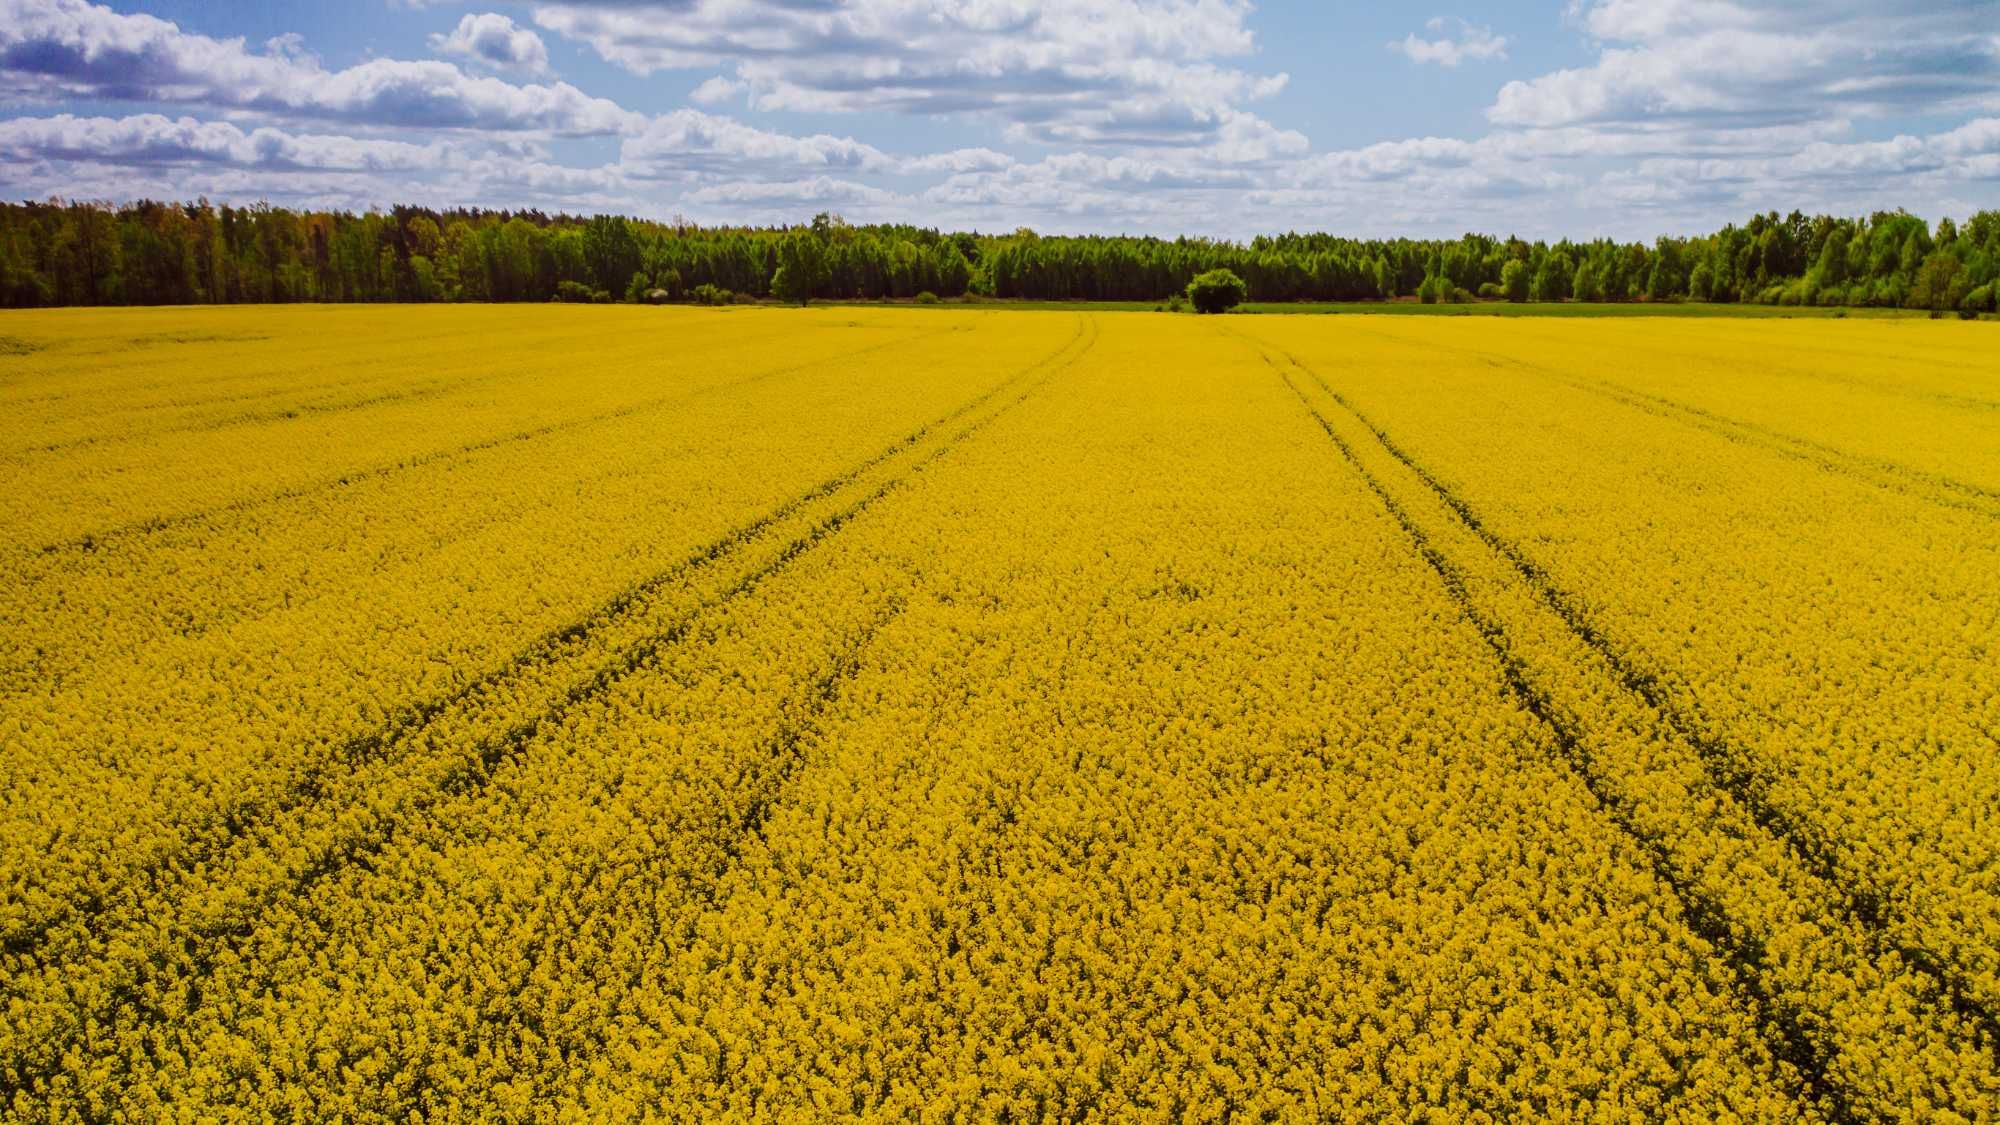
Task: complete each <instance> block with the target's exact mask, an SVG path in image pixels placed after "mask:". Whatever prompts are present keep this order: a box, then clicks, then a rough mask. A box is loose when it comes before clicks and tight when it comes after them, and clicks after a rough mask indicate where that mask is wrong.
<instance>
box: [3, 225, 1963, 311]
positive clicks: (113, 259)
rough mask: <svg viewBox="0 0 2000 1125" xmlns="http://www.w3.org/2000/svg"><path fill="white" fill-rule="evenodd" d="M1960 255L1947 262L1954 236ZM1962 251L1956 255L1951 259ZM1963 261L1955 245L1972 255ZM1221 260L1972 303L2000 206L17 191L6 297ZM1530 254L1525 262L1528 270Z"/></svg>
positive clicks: (1091, 268) (1792, 299) (820, 277)
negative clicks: (952, 220) (1570, 218)
mask: <svg viewBox="0 0 2000 1125" xmlns="http://www.w3.org/2000/svg"><path fill="white" fill-rule="evenodd" d="M1939 254H1943V255H1945V258H1940V257H1939V256H1938V255H1939ZM1946 258H1949V259H1950V261H1947V260H1945V259H1946ZM1953 263H1956V268H1954V265H1953ZM1216 270H1225V271H1227V272H1229V273H1230V274H1233V275H1234V276H1235V277H1237V278H1239V279H1241V281H1242V283H1243V285H1244V297H1243V299H1244V300H1255V301H1259V302H1271V303H1276V302H1291V301H1365V300H1376V299H1382V298H1389V297H1395V296H1399V295H1407V294H1411V293H1417V294H1418V296H1419V297H1420V298H1422V297H1424V293H1422V292H1420V290H1422V289H1423V287H1424V284H1425V282H1427V281H1430V282H1431V284H1430V288H1429V291H1428V293H1429V296H1428V300H1429V302H1430V303H1449V302H1452V301H1454V300H1456V299H1457V297H1458V294H1459V293H1460V292H1461V291H1467V292H1477V293H1480V294H1482V295H1497V296H1501V297H1505V298H1508V299H1510V300H1515V301H1524V300H1534V301H1562V300H1569V299H1575V300H1577V301H1581V302H1590V303H1597V302H1618V301H1628V300H1632V299H1634V298H1636V297H1639V296H1641V295H1644V296H1646V297H1647V298H1649V299H1651V300H1655V301H1674V300H1680V299H1682V298H1683V297H1686V298H1690V299H1693V300H1696V301H1710V302H1715V303H1721V304H1729V303H1735V302H1768V303H1770V304H1773V305H1784V306H1797V307H1806V306H1841V305H1854V306H1872V307H1879V308H1901V307H1911V306H1912V302H1914V303H1915V307H1922V308H1941V309H1946V310H1950V309H1954V308H1956V307H1958V306H1959V305H1960V304H1962V302H1963V301H1964V299H1966V297H1967V296H1968V295H1969V294H1970V293H1971V292H1972V291H1973V290H1975V289H1978V288H1980V287H1983V286H1987V285H1990V284H1991V283H1993V282H1995V281H1996V280H2000V212H1994V211H1989V212H1981V213H1979V214H1975V215H1973V216H1971V217H1970V218H1968V219H1967V220H1966V221H1964V222H1963V223H1955V222H1949V221H1945V222H1940V223H1938V224H1937V227H1936V228H1935V230H1933V229H1932V228H1931V227H1930V226H1929V225H1928V224H1926V223H1925V222H1924V221H1923V220H1922V219H1919V218H1917V217H1916V216H1913V215H1909V214H1906V213H1904V212H1901V211H1885V212H1878V213H1876V214H1874V215H1871V216H1868V217H1866V218H1856V219H1844V218H1837V217H1832V216H1818V217H1811V218H1809V217H1807V216H1805V215H1802V214H1799V213H1797V212H1793V213H1792V214H1790V215H1784V216H1780V215H1779V214H1777V213H1776V212H1772V213H1769V214H1764V215H1756V216H1752V217H1751V219H1750V220H1749V221H1748V222H1747V223H1743V224H1740V225H1739V224H1731V225H1730V226H1727V227H1725V228H1723V229H1722V230H1720V231H1717V232H1715V233H1713V234H1709V235H1703V236H1700V237H1694V238H1662V239H1658V240H1655V241H1654V242H1653V243H1651V244H1644V243H1618V242H1613V241H1610V240H1603V239H1600V240H1596V241H1592V242H1571V241H1561V242H1556V243H1554V244H1547V243H1541V242H1536V243H1528V242H1523V241H1521V240H1519V239H1495V238H1491V237H1488V236H1485V235H1478V234H1468V235H1465V236H1463V237H1461V238H1457V239H1451V240H1413V239H1386V240H1360V239H1349V238H1340V237H1336V236H1333V235H1328V234H1285V235H1277V236H1269V237H1259V238H1255V239H1252V240H1250V241H1249V242H1247V243H1237V242H1226V241H1217V240H1211V239H1201V238H1180V239H1172V240H1167V239H1159V238H1129V237H1097V236H1087V237H1064V236H1055V235H1041V234H1037V233H1035V232H1033V231H1014V232H1010V233H1006V234H1000V235H980V234H972V233H967V232H957V233H951V234H945V233H941V232H939V231H936V230H931V229H924V228H919V227H913V226H907V225H899V224H882V225H874V226H854V225H852V224H849V223H847V222H846V221H845V220H843V219H841V218H840V217H839V216H837V215H833V214H822V215H819V216H816V217H815V218H814V219H813V221H812V222H811V223H810V224H809V225H806V226H798V227H789V228H750V227H708V228H704V227H694V226H690V225H687V224H686V223H682V222H676V223H671V224H667V223H657V222H649V221H646V220H640V219H630V218H621V217H618V216H597V217H575V216H567V215H546V214H542V213H540V212H535V211H523V212H491V211H470V210H455V211H435V210H428V209H423V208H410V207H397V208H393V209H391V210H389V211H387V212H379V211H371V212H366V213H361V214H355V213H351V212H341V211H325V212H315V211H287V210H284V209H281V208H276V207H271V206H268V205H263V204H259V205H257V206H253V207H246V208H237V207H230V206H223V207H215V206H211V205H209V204H206V203H196V204H187V205H173V204H163V203H154V202H146V201H142V202H138V203H133V204H129V205H126V206H122V207H110V206H106V205H102V204H90V203H64V202H60V201H55V202H47V203H20V204H0V304H5V305H10V306H29V305H63V304H68V305H90V304H170V303H171V304H180V303H217V304H226V303H239V302H271V301H433V300H435V301H546V300H550V299H556V298H560V297H563V296H565V295H566V296H568V297H569V298H570V299H585V298H579V297H577V296H576V294H577V292H578V290H576V289H575V288H570V289H562V288H561V287H562V285H563V283H565V282H568V283H571V285H572V286H582V287H583V289H584V290H586V291H588V293H589V294H590V297H589V298H588V299H595V294H596V293H597V292H598V291H600V290H602V291H607V292H609V293H611V294H615V295H618V296H620V297H622V298H624V299H628V300H634V301H637V300H643V299H646V295H647V294H649V293H651V292H653V291H654V290H655V289H659V290H664V291H665V292H666V293H667V294H668V299H669V300H676V301H677V300H683V299H686V298H687V297H688V295H689V292H690V291H691V290H693V289H696V288H698V287H700V286H703V285H707V286H710V287H712V288H713V289H714V290H716V291H724V290H726V291H728V292H729V294H730V295H731V299H733V298H734V295H735V294H738V293H742V294H745V295H747V296H748V297H750V298H752V299H756V298H761V297H763V296H766V295H772V294H775V295H776V296H778V297H779V298H780V299H782V300H787V301H809V300H814V299H837V300H882V299H885V298H911V297H914V296H916V295H917V294H919V293H925V292H929V293H935V294H937V295H938V296H939V297H940V299H958V298H967V297H986V296H991V297H999V298H1006V299H1027V300H1056V301H1062V300H1091V301H1133V302H1144V303H1145V307H1151V306H1152V305H1154V304H1156V303H1160V302H1161V301H1162V300H1163V299H1164V298H1165V297H1168V296H1171V295H1176V294H1182V293H1185V292H1186V290H1187V287H1188V286H1189V285H1190V284H1191V283H1192V282H1193V281H1194V279H1195V278H1197V277H1200V276H1202V275H1204V274H1208V273H1210V272H1213V271H1216ZM1510 274H1512V275H1513V278H1512V281H1510V279H1509V275H1510Z"/></svg>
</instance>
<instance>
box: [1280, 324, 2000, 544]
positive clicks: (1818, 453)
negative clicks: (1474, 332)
mask: <svg viewBox="0 0 2000 1125" xmlns="http://www.w3.org/2000/svg"><path fill="white" fill-rule="evenodd" d="M1360 331H1363V332H1365V333H1366V334H1368V335H1371V336H1374V337H1376V338H1377V339H1381V340H1390V341H1393V342H1395V343H1396V344H1398V345H1400V346H1405V347H1407V346H1408V345H1409V341H1408V340H1405V339H1402V338H1400V337H1397V336H1394V335H1391V334H1387V333H1382V332H1372V331H1368V330H1366V329H1361V330H1360ZM1424 346H1425V347H1427V348H1429V349H1430V350H1432V351H1439V352H1449V353H1452V354H1454V355H1460V356H1466V357H1469V358H1473V359H1480V360H1485V361H1488V362H1493V363H1495V364H1496V365H1505V366H1509V367H1513V368H1516V369H1518V370H1521V371H1526V372H1530V373H1533V374H1535V375H1539V376H1542V377H1544V378H1548V379H1552V380H1554V381H1555V382H1557V383H1560V384H1562V385H1563V386H1566V387H1570V388H1572V389H1574V390H1579V391H1585V392H1588V393H1590V394H1594V395H1600V396H1602V397H1605V398H1609V399H1611V400H1612V401H1614V402H1617V403H1619V404H1620V405H1622V406H1626V407H1630V408H1632V409H1635V410H1640V411H1643V412H1645V413H1648V414H1651V415H1654V416H1655V417H1658V418H1663V419H1666V420H1667V421H1670V422H1675V423H1678V424H1680V425H1684V426H1688V427H1690V428H1693V429H1697V430H1701V431H1702V432H1704V433H1707V434H1710V435H1712V436H1715V437H1720V438H1722V439H1724V440H1726V441H1730V442H1734V443H1737V444H1740V445H1748V446H1751V447H1753V448H1758V449H1763V450H1765V451H1766V452H1770V453H1776V454H1778V455H1780V456H1783V457H1787V458H1790V459H1792V460H1796V461H1802V462H1805V463H1807V464H1810V465H1812V466H1813V467H1814V468H1816V469H1819V470H1821V471H1824V472H1830V473H1834V474H1836V475H1838V476H1843V477H1846V478H1848V479H1850V480H1854V481H1858V482H1860V483H1862V484H1867V485H1871V486H1873V487H1876V488H1881V489H1884V490H1886V491H1890V492H1896V493H1900V494H1903V495H1906V496H1910V497H1912V498H1913V499H1917V500H1922V501H1925V502H1926V503H1931V504H1936V505H1938V506H1940V507H1945V508H1955V509H1959V510H1962V511H1969V512H1975V513H1977V514H1979V515H1983V516H1986V517H1989V518H1994V519H2000V490H1995V489H1990V488H1986V487H1984V486H1982V485H1977V484H1973V483H1971V482H1968V481H1962V480H1958V479H1957V478H1955V477H1949V476H1945V475H1943V474H1941V473H1932V472H1928V471H1926V470H1923V469H1918V468H1915V467H1912V466H1909V465H1905V464H1902V463H1901V462H1897V461H1889V460H1884V459H1881V458H1873V457H1865V456H1862V455H1861V454H1857V453H1850V452H1848V451H1847V450H1844V449H1841V448H1839V447H1838V446H1833V445H1827V444H1825V443H1823V442H1816V441H1811V440H1809V439H1806V438H1801V437H1796V436H1794V435H1791V434H1787V433H1783V432H1781V431H1778V430H1773V429H1770V428H1769V427H1765V426H1759V425H1756V424H1754V423H1750V422H1743V421H1739V420H1737V419H1734V418H1728V417H1725V416H1723V415H1721V414H1716V413H1714V412H1712V411H1708V410H1704V409H1702V408H1700V407H1696V406H1689V405H1686V404H1684V403H1680V402H1676V401H1674V400H1673V399H1669V398H1665V397H1662V396H1659V395H1653V394H1649V393H1647V392H1644V391H1637V390H1633V389H1632V388H1629V387H1626V386H1623V385H1622V384H1619V383H1615V382H1612V381H1611V380H1609V379H1590V378H1579V377H1577V376H1573V375H1568V374H1565V373H1564V372H1561V371H1558V370H1556V369H1554V368H1552V367H1546V366H1543V365H1542V364H1538V363H1531V362H1529V361H1527V360H1523V359H1517V358H1514V357H1512V356H1501V357H1497V358H1496V357H1495V356H1494V355H1493V354H1491V353H1489V352H1482V351H1479V350H1477V349H1475V348H1463V347H1454V346H1452V345H1449V344H1440V343H1437V342H1436V341H1427V342H1426V343H1425V345H1424ZM1280 354H1284V355H1285V358H1286V359H1287V360H1289V361H1290V362H1292V363H1294V364H1297V363H1298V360H1297V359H1295V358H1293V357H1292V356H1291V355H1289V354H1287V353H1283V352H1282V351H1281V353H1280ZM1302 369H1304V368H1303V367H1302Z"/></svg>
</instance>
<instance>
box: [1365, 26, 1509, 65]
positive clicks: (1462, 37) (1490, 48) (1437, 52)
mask: <svg viewBox="0 0 2000 1125" xmlns="http://www.w3.org/2000/svg"><path fill="white" fill-rule="evenodd" d="M1424 28H1425V30H1427V31H1429V32H1430V33H1431V34H1432V35H1433V36H1435V38H1431V39H1425V38H1421V37H1419V36H1418V35H1416V34H1415V33H1414V32H1413V33H1411V34H1409V35H1405V36H1404V37H1403V38H1402V39H1401V40H1400V41H1398V42H1394V43H1391V44H1389V49H1390V50H1392V51H1400V52H1401V53H1402V54H1403V55H1405V56H1407V57H1408V58H1409V60H1410V61H1411V62H1414V63H1437V64H1438V65H1439V66H1444V67H1455V66H1457V65H1458V64H1460V63H1462V62H1465V61H1466V60H1468V59H1473V60H1485V59H1504V58H1506V57H1507V37H1506V36H1504V35H1495V34H1493V29H1492V28H1490V27H1474V26H1472V25H1471V24H1469V23H1467V22H1465V21H1464V20H1461V19H1451V20H1447V19H1445V18H1444V17H1443V16H1438V17H1435V18H1433V19H1431V20H1430V21H1429V22H1427V23H1426V24H1424Z"/></svg>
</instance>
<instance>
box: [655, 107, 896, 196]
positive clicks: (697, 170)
mask: <svg viewBox="0 0 2000 1125" xmlns="http://www.w3.org/2000/svg"><path fill="white" fill-rule="evenodd" d="M619 163H620V164H621V165H622V166H623V167H624V168H625V169H626V170H627V172H628V174H631V175H634V176H640V177H645V178H652V179H683V180H685V179H688V178H691V177H695V176H700V175H709V174H714V173H718V172H737V173H745V172H748V173H752V174H754V173H755V172H757V171H759V170H772V169H797V168H835V169H843V170H848V171H853V172H879V171H886V170H888V169H889V168H890V167H891V166H892V165H893V164H894V161H893V160H892V159H891V158H890V157H889V156H888V155H887V154H886V153H884V152H882V151H881V150H880V149H878V148H876V147H874V146H873V145H867V144H863V143H861V142H860V141H857V140H854V139H853V138H851V137H834V136H828V135H826V134H824V133H820V134H815V135H813V136H809V137H795V136H791V135H789V134H785V133H776V132H771V131H769V130H765V129H758V128H755V127H753V126H750V125H745V124H743V123H742V122H740V121H735V120H732V119H730V118H727V117H718V116H715V115H714V114H708V113H703V112H701V111H700V110H697V109H677V110H674V111H673V112H672V113H666V114H662V115H660V116H659V117H656V118H654V119H653V120H652V121H651V122H649V123H648V124H647V125H646V127H645V129H643V130H642V131H640V132H638V133H636V134H634V135H633V136H630V137H627V138H625V140H624V141H623V142H621V143H620V145H619Z"/></svg>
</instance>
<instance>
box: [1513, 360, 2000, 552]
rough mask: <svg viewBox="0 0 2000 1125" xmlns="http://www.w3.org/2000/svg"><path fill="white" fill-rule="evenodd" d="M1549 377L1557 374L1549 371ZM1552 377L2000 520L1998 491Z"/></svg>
mask: <svg viewBox="0 0 2000 1125" xmlns="http://www.w3.org/2000/svg"><path fill="white" fill-rule="evenodd" d="M1550 374H1552V375H1553V374H1555V373H1554V372H1550ZM1556 378H1558V379H1559V380H1561V381H1562V382H1564V383H1566V384H1567V385H1569V386H1572V387H1575V388H1576V389H1578V390H1582V391H1589V392H1590V393H1592V394H1596V395H1602V396H1603V397H1605V398H1608V399H1610V400H1612V401H1613V402H1616V403H1619V404H1621V405H1624V406H1629V407H1631V408H1633V409H1635V410H1641V411H1644V412H1646V413H1648V414H1651V415H1653V416H1655V417H1659V418H1665V419H1667V420H1669V421H1673V422H1679V423H1681V424H1682V425H1686V426H1692V427H1694V428H1695V429H1698V430H1702V431H1704V432H1706V433H1710V434H1714V435H1715V436H1717V437H1720V438H1723V439H1725V440H1727V441H1732V442H1736V443H1739V444H1743V445H1750V446H1754V447H1757V448H1761V449H1766V450H1769V451H1771V452H1773V453H1777V454H1780V455H1782V456H1785V457H1789V458H1792V459H1793V460H1797V461H1804V462H1806V463H1807V464H1810V465H1813V466H1814V467H1816V468H1819V469H1822V470H1825V471H1827V472H1831V473H1837V474H1840V475H1842V476H1847V477H1851V478H1853V479H1855V480H1859V481H1861V482H1863V483H1866V484H1871V485H1874V486H1876V487H1878V488H1883V489H1887V490H1889V491H1891V492H1898V493H1902V494H1903V495H1906V496H1910V497H1913V498H1915V499H1918V500H1924V501H1928V502H1930V503H1933V504H1937V505H1939V506H1941V507H1946V508H1957V509H1961V510H1964V511H1969V512H1976V513H1978V514H1979V515H1983V516H1986V517H1988V518H1994V519H2000V490H1995V489H1990V488H1986V487H1984V486H1981V485H1977V484H1973V483H1971V482H1970V481H1962V480H1959V479H1957V478H1956V477H1949V476H1945V475H1944V474H1942V473H1933V472H1929V471H1927V470H1924V469H1918V468H1915V467H1913V466H1909V465H1905V464H1902V463H1901V462H1897V461H1888V460H1884V459H1881V458H1876V457H1867V456H1863V455H1861V454H1858V453H1849V452H1848V451H1846V450H1844V449H1841V448H1839V447H1838V446H1833V445H1828V444H1826V443H1824V442H1818V441H1813V440H1811V439H1808V438H1802V437H1798V436H1795V435H1793V434H1788V433H1785V432H1783V431H1781V430H1774V429H1771V428H1770V427H1768V426H1760V425H1758V424H1756V423H1754V422H1745V421H1741V420H1739V419H1736V418H1730V417H1727V416H1726V415H1722V414H1717V413H1715V412H1714V411H1711V410H1705V409H1703V408H1701V407H1698V406H1691V405H1689V404H1687V403H1683V402H1677V401H1675V400H1673V399H1670V398H1666V397H1664V396H1661V395H1655V394H1649V393H1647V392H1645V391H1638V390H1634V389H1632V388H1630V387H1626V386H1623V385H1621V384H1619V383H1614V382H1612V381H1611V380H1608V379H1597V380H1568V379H1562V377H1561V376H1560V375H1557V376H1556Z"/></svg>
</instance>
